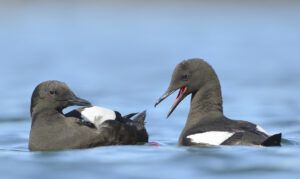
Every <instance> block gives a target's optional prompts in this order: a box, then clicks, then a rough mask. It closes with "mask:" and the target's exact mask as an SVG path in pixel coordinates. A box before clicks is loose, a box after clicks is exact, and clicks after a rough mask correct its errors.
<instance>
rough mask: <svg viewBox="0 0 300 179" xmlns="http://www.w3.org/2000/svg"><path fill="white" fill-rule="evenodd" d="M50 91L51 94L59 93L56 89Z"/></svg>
mask: <svg viewBox="0 0 300 179" xmlns="http://www.w3.org/2000/svg"><path fill="white" fill-rule="evenodd" d="M49 93H50V94H51V95H55V94H57V92H56V91H55V90H50V91H49Z"/></svg>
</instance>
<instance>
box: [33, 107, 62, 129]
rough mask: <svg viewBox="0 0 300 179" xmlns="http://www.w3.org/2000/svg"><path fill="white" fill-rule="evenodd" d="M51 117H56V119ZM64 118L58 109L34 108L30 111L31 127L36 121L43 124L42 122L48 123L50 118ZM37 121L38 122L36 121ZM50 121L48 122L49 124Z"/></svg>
mask: <svg viewBox="0 0 300 179" xmlns="http://www.w3.org/2000/svg"><path fill="white" fill-rule="evenodd" d="M53 116H57V117H56V118H55V117H53ZM62 117H64V115H63V113H62V110H60V109H54V108H47V107H43V106H36V107H35V108H33V110H32V114H31V118H32V123H31V124H32V125H34V123H36V122H37V121H39V122H43V121H50V118H52V120H51V121H53V119H59V118H62ZM36 119H38V120H36ZM51 121H50V122H51Z"/></svg>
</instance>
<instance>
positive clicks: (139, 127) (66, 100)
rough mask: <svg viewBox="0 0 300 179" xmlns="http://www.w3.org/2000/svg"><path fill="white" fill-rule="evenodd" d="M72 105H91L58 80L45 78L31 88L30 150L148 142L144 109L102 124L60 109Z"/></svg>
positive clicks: (108, 119) (89, 106) (106, 120)
mask: <svg viewBox="0 0 300 179" xmlns="http://www.w3.org/2000/svg"><path fill="white" fill-rule="evenodd" d="M74 105H77V106H85V107H86V108H93V107H92V105H91V103H90V102H89V101H87V100H85V99H81V98H79V97H77V96H76V95H75V94H74V93H73V92H72V91H71V89H70V88H69V87H68V86H67V85H66V84H65V83H63V82H60V81H45V82H42V83H41V84H39V85H38V86H37V87H36V88H35V89H34V91H33V94H32V97H31V107H30V113H31V118H32V122H31V130H30V137H29V149H30V150H31V151H51V150H63V149H80V148H91V147H97V146H106V145H127V144H128V145H134V144H138V143H144V142H147V141H148V134H147V131H146V129H145V128H144V120H145V117H146V112H142V113H140V114H137V115H136V116H135V117H134V119H133V120H131V119H130V117H131V116H132V115H130V116H128V117H126V116H125V117H119V118H118V120H116V118H115V119H113V118H111V119H110V118H106V119H105V120H103V121H102V123H97V124H92V123H91V122H90V123H88V121H87V122H86V121H83V120H82V119H81V118H78V117H76V115H74V116H72V114H74V113H72V112H70V113H69V114H68V115H65V114H64V113H63V109H64V108H66V107H69V106H74ZM94 108H95V107H94ZM90 115H91V114H90ZM97 115H98V116H99V114H97ZM123 119H124V120H123ZM92 125H97V126H92ZM141 133H142V135H141Z"/></svg>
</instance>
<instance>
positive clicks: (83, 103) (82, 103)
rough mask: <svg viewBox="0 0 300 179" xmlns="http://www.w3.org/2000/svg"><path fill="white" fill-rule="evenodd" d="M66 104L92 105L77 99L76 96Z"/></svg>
mask: <svg viewBox="0 0 300 179" xmlns="http://www.w3.org/2000/svg"><path fill="white" fill-rule="evenodd" d="M68 102H69V104H70V105H72V106H87V107H90V106H92V104H91V103H90V102H89V101H87V100H85V99H82V98H78V97H77V96H74V97H73V98H72V99H70V100H68Z"/></svg>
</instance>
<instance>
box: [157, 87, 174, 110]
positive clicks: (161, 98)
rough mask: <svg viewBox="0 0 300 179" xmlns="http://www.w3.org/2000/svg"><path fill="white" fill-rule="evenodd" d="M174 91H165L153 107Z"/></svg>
mask: <svg viewBox="0 0 300 179" xmlns="http://www.w3.org/2000/svg"><path fill="white" fill-rule="evenodd" d="M174 92H175V90H174V91H169V90H168V91H166V92H165V93H164V94H163V95H162V96H161V97H160V98H159V99H158V100H157V102H156V103H155V105H154V107H156V106H157V105H158V104H159V103H161V102H162V101H163V100H165V99H166V98H167V97H168V96H170V95H171V94H173V93H174Z"/></svg>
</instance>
